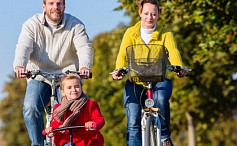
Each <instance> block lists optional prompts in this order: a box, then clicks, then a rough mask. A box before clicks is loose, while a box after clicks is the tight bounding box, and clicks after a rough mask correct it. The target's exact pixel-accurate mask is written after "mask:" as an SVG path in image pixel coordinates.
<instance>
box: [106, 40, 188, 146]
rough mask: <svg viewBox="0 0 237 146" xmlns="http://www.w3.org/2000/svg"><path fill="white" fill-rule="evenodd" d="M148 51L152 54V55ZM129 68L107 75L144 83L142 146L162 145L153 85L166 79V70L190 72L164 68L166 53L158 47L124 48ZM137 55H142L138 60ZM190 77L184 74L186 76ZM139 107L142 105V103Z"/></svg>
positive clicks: (177, 67) (164, 49) (170, 67)
mask: <svg viewBox="0 0 237 146" xmlns="http://www.w3.org/2000/svg"><path fill="white" fill-rule="evenodd" d="M150 52H153V54H151V53H150ZM126 55H127V60H126V61H127V62H128V67H124V68H121V69H118V70H115V71H114V72H111V73H110V74H114V73H116V74H117V75H118V76H125V75H126V74H128V75H129V76H128V78H129V80H130V81H131V82H145V83H147V91H146V94H147V99H146V100H145V106H142V108H141V113H142V114H141V116H142V117H141V130H142V146H161V144H162V143H161V121H160V120H161V118H163V119H164V117H162V115H161V114H160V111H159V108H157V107H154V100H153V99H152V96H153V91H152V83H155V82H163V81H164V80H165V76H166V70H167V69H169V70H171V71H174V72H176V73H180V71H181V70H186V71H187V72H190V71H191V69H186V68H183V67H180V66H173V65H169V66H167V58H168V52H167V50H166V48H165V47H164V46H161V45H143V44H141V45H140V44H139V45H133V46H129V47H127V50H126ZM137 56H144V57H143V58H137ZM189 75H190V74H187V76H189ZM141 105H142V104H141Z"/></svg>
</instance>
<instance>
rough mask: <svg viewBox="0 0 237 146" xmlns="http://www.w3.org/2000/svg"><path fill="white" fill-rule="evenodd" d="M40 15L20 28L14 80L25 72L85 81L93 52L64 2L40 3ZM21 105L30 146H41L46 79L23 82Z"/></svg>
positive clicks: (49, 0)
mask: <svg viewBox="0 0 237 146" xmlns="http://www.w3.org/2000/svg"><path fill="white" fill-rule="evenodd" d="M42 9H43V14H36V15H34V16H32V17H31V18H29V19H28V20H27V21H26V22H25V23H24V24H23V27H22V31H21V33H20V36H19V39H18V43H17V45H16V50H15V58H14V62H13V67H14V70H15V72H16V77H17V78H24V77H26V76H25V75H22V73H26V72H28V71H29V70H41V71H45V72H51V73H62V72H65V71H66V70H72V71H79V72H80V74H81V75H84V78H88V77H89V74H90V70H91V67H92V64H93V55H94V50H93V48H92V47H91V43H90V42H89V38H88V35H87V34H86V31H85V26H84V24H83V23H82V22H81V21H80V20H79V19H77V18H75V17H74V16H71V15H70V14H66V13H64V11H65V0H44V1H43V5H42ZM27 83H28V84H27V89H26V95H25V99H24V103H23V116H24V121H25V124H26V127H27V130H28V133H29V136H30V139H31V142H32V144H31V145H32V146H42V145H43V141H44V137H43V136H42V134H41V131H42V130H43V129H44V122H43V116H42V111H43V104H42V103H44V104H47V103H48V102H49V99H50V96H51V89H50V86H49V84H47V83H48V80H47V79H44V78H43V77H40V76H37V77H36V78H35V79H34V80H30V79H28V80H27Z"/></svg>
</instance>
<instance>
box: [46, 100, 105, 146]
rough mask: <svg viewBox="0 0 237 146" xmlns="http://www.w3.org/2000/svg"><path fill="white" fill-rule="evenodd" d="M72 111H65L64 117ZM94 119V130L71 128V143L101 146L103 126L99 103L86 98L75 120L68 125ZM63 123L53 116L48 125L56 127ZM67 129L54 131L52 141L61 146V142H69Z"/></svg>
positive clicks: (77, 145) (82, 145)
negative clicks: (95, 125)
mask: <svg viewBox="0 0 237 146" xmlns="http://www.w3.org/2000/svg"><path fill="white" fill-rule="evenodd" d="M58 106H60V104H57V105H55V109H56V108H57V107H58ZM71 113H72V112H71V111H67V112H66V113H65V115H64V119H66V118H67V117H68V116H69V115H70V114H71ZM88 121H94V122H95V123H96V124H97V127H96V130H94V131H90V130H88V131H86V130H85V128H81V129H74V130H73V132H72V133H73V143H75V144H76V145H75V146H103V145H104V138H103V135H102V134H101V133H100V131H99V130H100V129H101V128H102V127H103V126H104V124H105V121H104V117H103V116H102V114H101V111H100V108H99V105H98V103H97V102H96V101H94V100H88V101H87V103H86V104H85V105H84V107H82V109H81V112H80V115H79V117H78V118H77V119H75V121H73V122H72V124H71V125H70V126H78V125H83V126H84V125H85V122H88ZM62 124H63V123H61V122H59V121H57V120H56V118H55V117H54V116H53V121H52V122H51V124H50V126H51V127H52V128H58V127H59V126H60V125H62ZM69 138H70V135H69V130H66V131H65V132H63V133H62V132H55V133H54V143H55V146H62V145H63V144H66V143H69Z"/></svg>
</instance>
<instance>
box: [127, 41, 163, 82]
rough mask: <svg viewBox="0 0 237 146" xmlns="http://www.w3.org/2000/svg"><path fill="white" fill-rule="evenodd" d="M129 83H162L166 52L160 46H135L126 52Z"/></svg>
mask: <svg viewBox="0 0 237 146" xmlns="http://www.w3.org/2000/svg"><path fill="white" fill-rule="evenodd" d="M126 55H127V62H128V69H129V80H130V81H131V82H162V81H164V79H165V75H166V66H167V50H166V48H165V47H164V46H162V45H157V44H152V45H144V44H137V45H132V46H129V47H127V50H126Z"/></svg>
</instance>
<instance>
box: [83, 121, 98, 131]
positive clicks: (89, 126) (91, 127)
mask: <svg viewBox="0 0 237 146" xmlns="http://www.w3.org/2000/svg"><path fill="white" fill-rule="evenodd" d="M96 127H97V124H96V123H95V122H93V121H89V122H86V123H85V129H86V130H95V129H96Z"/></svg>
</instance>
